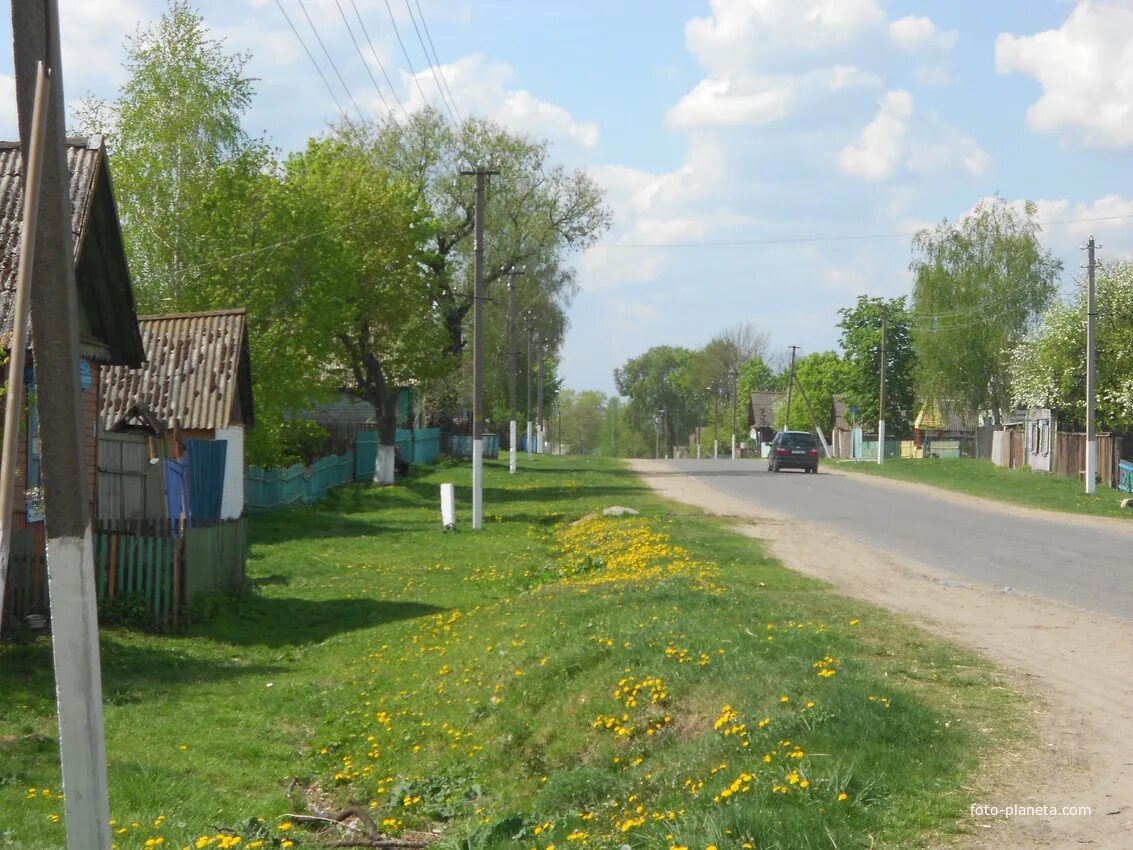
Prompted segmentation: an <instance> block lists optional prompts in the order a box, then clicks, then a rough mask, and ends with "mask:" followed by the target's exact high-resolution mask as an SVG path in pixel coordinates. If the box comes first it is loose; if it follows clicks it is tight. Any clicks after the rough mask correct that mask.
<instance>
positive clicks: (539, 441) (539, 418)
mask: <svg viewBox="0 0 1133 850" xmlns="http://www.w3.org/2000/svg"><path fill="white" fill-rule="evenodd" d="M538 354H539V392H538V395H536V397H535V398H536V399H537V403H536V410H535V451H537V452H538V453H539V454H546V449H545V447H544V445H543V442H544V439H545V434H544V427H543V426H544V422H543V356H544V354H545V352H544V350H543V341H542V340H539V348H538Z"/></svg>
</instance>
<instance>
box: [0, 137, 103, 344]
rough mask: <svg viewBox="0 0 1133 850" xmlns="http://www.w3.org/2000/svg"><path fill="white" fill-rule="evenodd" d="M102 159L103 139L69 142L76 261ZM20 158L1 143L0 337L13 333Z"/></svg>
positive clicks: (10, 146) (21, 191)
mask: <svg viewBox="0 0 1133 850" xmlns="http://www.w3.org/2000/svg"><path fill="white" fill-rule="evenodd" d="M101 155H102V137H101V136H92V137H91V138H90V139H72V140H69V141H68V143H67V168H68V169H69V170H70V172H71V235H72V237H73V239H74V245H75V259H76V260H77V259H78V256H79V251H80V250H81V249H82V236H83V233H84V232H85V230H86V222H87V218H88V215H89V213H90V203H91V199H92V198H93V197H94V184H95V178H96V177H97V176H98V168H99V160H100V158H101ZM23 170H24V169H23V156H22V154H21V152H20V145H19V142H0V335H5V334H10V333H11V332H12V301H13V297H14V293H15V289H16V272H17V271H18V270H19V265H20V232H21V231H22V230H23V221H24V178H23Z"/></svg>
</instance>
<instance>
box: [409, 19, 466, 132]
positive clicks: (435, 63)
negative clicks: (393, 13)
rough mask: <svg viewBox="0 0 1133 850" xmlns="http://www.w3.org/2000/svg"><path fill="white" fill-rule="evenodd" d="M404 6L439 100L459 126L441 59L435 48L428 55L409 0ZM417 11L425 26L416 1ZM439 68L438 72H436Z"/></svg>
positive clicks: (430, 41) (454, 102)
mask: <svg viewBox="0 0 1133 850" xmlns="http://www.w3.org/2000/svg"><path fill="white" fill-rule="evenodd" d="M405 8H406V10H407V11H408V12H409V20H411V21H413V29H414V30H415V31H416V33H417V41H418V42H419V43H420V45H421V49H422V50H423V51H424V52H425V61H427V62H428V63H429V70H430V71H431V72H432V74H433V82H435V83H436V84H437V91H439V92H440V93H441V102H442V103H444V105H445V109H446V110H447V111H448V114H449V117H450V118H451V119H452V122H453V125H454V126H456V127H459V126H460V124H461V121H460V113H459V112H458V111H457V108H456V100H455V99H454V98H453V97H452V92H451V91H450V90H449V87H448V81H447V80H444V71H443V70H441V69H440V64H441V61H440V59H438V58H437V51H436V48H433V53H432V56H430V54H429V48H428V47H426V46H425V39H423V38H422V37H421V28H420V27H418V26H417V18H415V17H414V16H413V7H412V6H410V5H409V0H405ZM417 11H418V13H420V15H421V26H425V13H424V12H422V11H421V4H420V3H417ZM428 31H429V29H428V27H425V32H426V33H428ZM432 43H433V39H432V37H431V36H430V38H429V44H430V45H432ZM439 70H440V74H438V73H437V72H438V71H439ZM442 81H443V84H442ZM446 92H447V93H448V95H447V97H446V94H445V93H446ZM450 103H451V108H450Z"/></svg>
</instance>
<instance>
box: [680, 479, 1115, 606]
mask: <svg viewBox="0 0 1133 850" xmlns="http://www.w3.org/2000/svg"><path fill="white" fill-rule="evenodd" d="M666 465H667V466H669V467H671V468H672V470H673V471H674V472H680V473H682V474H686V475H689V476H692V477H694V478H696V479H697V480H699V481H701V482H702V483H704V484H706V485H708V486H710V487H712V488H713V489H716V490H719V491H720V492H723V493H727V494H728V495H730V496H734V497H738V498H741V499H743V500H745V501H747V502H749V503H750V504H752V505H754V506H756V507H758V508H760V509H764V510H767V511H768V512H769V513H774V514H780V515H785V516H788V517H791V518H794V519H799V520H806V521H808V522H814V523H819V524H821V525H823V526H826V527H827V528H829V529H831V530H834V531H836V532H838V533H840V534H846V535H849V536H851V537H853V538H856V539H857V540H859V541H861V542H863V543H865V544H868V545H869V546H871V547H873V548H875V549H880V550H885V551H888V552H892V553H895V554H897V555H900V556H903V557H907V558H914V559H916V560H919V561H923V562H925V563H928V564H932V565H934V566H937V567H939V568H941V569H944V570H948V571H950V572H953V573H958V574H960V575H962V576H965V577H967V578H971V579H974V580H976V581H980V582H987V583H989V584H993V585H996V586H999V587H1012V588H1014V589H1015V590H1019V591H1025V592H1027V593H1032V594H1035V595H1037V596H1042V597H1045V598H1047V599H1054V600H1056V601H1060V602H1069V603H1071V604H1074V605H1079V606H1081V607H1083V608H1086V609H1089V610H1092V611H1098V612H1101V613H1103V614H1110V615H1113V616H1118V617H1121V618H1124V619H1127V620H1133V522H1130V523H1129V528H1128V529H1126V528H1121V527H1113V526H1110V527H1105V526H1101V527H1099V525H1098V524H1095V523H1090V522H1088V521H1083V520H1082V519H1076V518H1074V517H1072V516H1069V515H1068V516H1067V518H1066V519H1064V520H1063V519H1061V518H1059V519H1050V518H1049V514H1044V515H1042V517H1041V518H1040V517H1038V515H1036V516H1035V517H1027V516H1012V515H1008V514H1005V513H1000V512H997V511H994V510H988V509H987V508H982V507H981V506H980V505H979V503H977V502H971V503H968V504H963V503H960V502H959V501H957V499H956V498H955V497H954V496H953V497H951V498H942V497H940V496H937V495H935V494H933V493H932V491H931V490H929V489H928V488H906V487H902V488H896V487H893V486H886V485H885V484H881V483H876V482H875V481H874V480H873V479H870V478H867V477H866V476H864V475H861V474H858V475H855V474H853V473H837V472H835V473H830V472H828V471H825V470H820V471H819V474H818V475H807V474H805V473H802V472H795V471H790V472H781V473H778V474H774V473H769V472H767V471H766V468H767V465H766V462H764V461H753V460H736V461H731V460H718V461H712V460H700V461H697V460H675V461H667V462H666Z"/></svg>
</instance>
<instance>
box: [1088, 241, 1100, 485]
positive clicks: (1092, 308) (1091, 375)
mask: <svg viewBox="0 0 1133 850" xmlns="http://www.w3.org/2000/svg"><path fill="white" fill-rule="evenodd" d="M1096 247H1097V246H1096V245H1095V244H1094V237H1093V236H1091V237H1090V241H1089V242H1087V243H1086V250H1088V251H1089V274H1088V276H1087V281H1088V284H1087V295H1086V492H1087V493H1090V494H1092V493H1094V492H1096V490H1097V481H1096V479H1097V477H1098V442H1097V434H1096V433H1095V422H1094V419H1095V405H1096V399H1095V396H1096V395H1097V391H1098V386H1097V385H1098V362H1097V361H1098V352H1097V346H1098V337H1097V318H1098V304H1097V296H1096V294H1095V291H1094V268H1095V265H1096V257H1095V255H1094V250H1095V248H1096Z"/></svg>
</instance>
